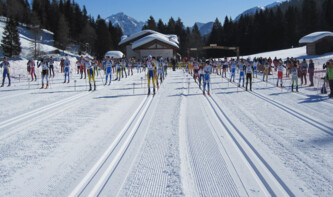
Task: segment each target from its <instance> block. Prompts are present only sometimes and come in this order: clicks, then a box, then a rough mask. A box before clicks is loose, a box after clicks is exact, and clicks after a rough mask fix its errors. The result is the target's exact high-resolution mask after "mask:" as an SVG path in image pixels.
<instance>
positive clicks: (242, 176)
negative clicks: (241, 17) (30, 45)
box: [0, 47, 333, 197]
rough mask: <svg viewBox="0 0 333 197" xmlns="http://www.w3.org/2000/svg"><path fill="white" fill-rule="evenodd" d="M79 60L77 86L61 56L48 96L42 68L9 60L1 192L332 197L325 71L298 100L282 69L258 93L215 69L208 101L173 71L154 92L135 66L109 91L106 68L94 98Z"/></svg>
mask: <svg viewBox="0 0 333 197" xmlns="http://www.w3.org/2000/svg"><path fill="white" fill-rule="evenodd" d="M259 55H260V56H272V57H275V56H277V57H278V58H279V57H283V58H284V57H287V56H293V57H301V56H304V55H305V49H304V47H301V48H294V49H288V50H281V51H276V52H267V53H262V54H255V55H253V56H257V57H258V56H259ZM332 56H333V54H328V55H324V56H319V57H313V59H314V61H315V62H324V61H327V60H328V59H329V58H331V57H332ZM251 57H252V56H251ZM307 59H308V58H307ZM70 61H71V80H70V83H69V84H67V83H66V84H64V83H63V78H64V77H63V74H62V73H60V72H59V71H60V67H59V58H57V59H56V62H55V70H56V76H55V78H51V80H50V88H49V89H47V90H46V89H39V88H40V86H41V79H40V72H41V70H39V69H37V71H36V74H38V80H37V81H33V82H31V81H30V80H29V78H28V77H27V74H26V71H25V68H26V61H25V60H21V61H10V63H11V65H12V67H11V74H12V75H14V76H15V77H14V78H13V79H12V80H13V81H12V86H11V87H3V88H0V108H1V111H0V153H1V154H0V196H69V195H70V194H73V195H74V196H77V195H75V194H77V193H78V192H79V193H80V192H81V190H82V193H81V196H88V195H89V194H93V193H95V194H98V195H99V196H274V195H275V196H327V197H328V196H331V194H332V192H333V186H332V185H333V168H332V167H333V155H332V154H331V153H332V151H333V145H332V140H333V129H332V128H333V121H332V118H331V113H332V110H333V100H332V99H329V98H328V96H327V94H325V95H322V94H320V93H319V92H318V90H319V89H320V88H321V86H322V80H321V79H320V76H319V75H317V74H316V75H315V77H316V78H315V87H308V86H304V85H303V86H300V92H299V93H292V92H291V91H290V85H291V84H290V78H286V77H285V76H284V81H283V84H284V88H277V87H276V78H277V73H276V72H273V75H270V76H269V80H268V82H267V83H266V82H263V81H262V80H261V79H262V75H261V74H259V75H258V78H255V77H254V78H253V80H254V83H253V92H246V91H244V88H238V87H237V82H236V83H230V82H229V81H228V80H227V79H225V78H221V76H219V75H216V74H212V75H211V77H212V78H211V93H212V96H211V97H208V96H207V97H205V96H203V95H202V91H201V90H200V89H199V88H198V84H197V83H195V82H194V80H193V78H192V76H191V75H189V74H188V73H185V72H184V71H183V70H182V69H177V70H176V71H174V72H173V71H172V70H170V69H169V70H168V76H167V77H166V79H165V80H164V82H163V83H161V84H160V86H159V88H158V90H157V94H156V95H155V96H154V97H153V96H147V95H146V93H147V84H146V81H147V79H146V73H145V72H141V73H140V72H139V73H138V72H137V71H136V70H134V75H133V76H127V77H126V78H125V77H124V78H121V80H120V81H112V83H111V85H110V86H104V85H103V84H104V82H105V76H104V73H103V71H102V70H99V73H98V75H96V81H97V82H96V83H97V91H94V92H88V91H87V88H88V87H87V85H88V80H87V79H80V75H79V74H77V70H76V66H75V61H76V59H75V58H74V57H71V58H70ZM317 66H319V65H317ZM18 75H19V76H21V78H18V77H16V76H18ZM114 75H115V74H113V79H114V78H115V76H114ZM23 76H24V77H23ZM227 76H229V73H228V75H227ZM236 79H238V74H237V77H236ZM74 81H75V83H74ZM6 82H7V79H6ZM86 177H87V178H86ZM87 180H89V181H87ZM104 180H107V181H104ZM87 183H88V184H87ZM93 196H95V195H93Z"/></svg>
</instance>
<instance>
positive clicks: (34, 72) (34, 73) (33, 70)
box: [28, 58, 37, 81]
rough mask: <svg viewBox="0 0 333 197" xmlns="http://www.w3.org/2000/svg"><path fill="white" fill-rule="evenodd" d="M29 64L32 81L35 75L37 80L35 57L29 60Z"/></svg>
mask: <svg viewBox="0 0 333 197" xmlns="http://www.w3.org/2000/svg"><path fill="white" fill-rule="evenodd" d="M28 66H29V69H30V70H29V73H30V75H31V81H33V80H34V77H35V81H37V76H36V71H35V61H34V59H32V58H31V59H30V60H29V62H28Z"/></svg>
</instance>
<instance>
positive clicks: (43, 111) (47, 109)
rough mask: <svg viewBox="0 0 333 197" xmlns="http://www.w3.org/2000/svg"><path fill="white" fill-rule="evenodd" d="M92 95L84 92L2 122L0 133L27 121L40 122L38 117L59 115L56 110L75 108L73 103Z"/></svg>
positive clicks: (0, 135) (0, 123)
mask: <svg viewBox="0 0 333 197" xmlns="http://www.w3.org/2000/svg"><path fill="white" fill-rule="evenodd" d="M90 93H91V92H82V93H79V94H76V95H73V96H71V97H69V98H66V99H62V100H60V101H57V102H54V103H51V104H49V105H45V106H43V107H40V108H37V109H35V110H32V111H30V112H26V113H23V114H20V115H18V116H15V117H12V118H9V119H7V120H4V121H2V122H0V131H1V130H2V131H3V130H4V129H6V128H12V127H16V126H19V125H22V124H23V123H26V122H27V121H30V123H31V122H34V120H36V121H40V120H38V119H36V117H38V116H42V115H44V116H45V117H46V116H47V117H50V116H51V115H54V114H56V113H58V110H55V109H57V108H59V109H61V110H63V109H64V108H67V107H69V106H74V105H75V103H71V101H75V100H77V99H80V98H81V97H84V96H86V95H88V94H90ZM60 106H61V107H60ZM45 117H44V118H45ZM9 134H10V132H9V133H8V132H6V133H5V135H3V133H0V138H4V137H5V136H8V135H9Z"/></svg>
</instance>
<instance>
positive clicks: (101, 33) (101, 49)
mask: <svg viewBox="0 0 333 197" xmlns="http://www.w3.org/2000/svg"><path fill="white" fill-rule="evenodd" d="M96 34H97V39H96V42H95V55H96V57H97V58H98V59H102V58H103V57H104V54H105V53H106V52H107V51H108V50H110V49H112V40H111V35H110V32H109V30H108V27H107V25H106V24H105V21H104V20H103V19H97V21H96Z"/></svg>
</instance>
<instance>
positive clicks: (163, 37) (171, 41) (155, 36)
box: [132, 33, 179, 50]
mask: <svg viewBox="0 0 333 197" xmlns="http://www.w3.org/2000/svg"><path fill="white" fill-rule="evenodd" d="M154 40H158V41H160V42H163V43H165V44H167V45H170V46H173V47H175V48H179V46H178V44H177V43H178V40H174V37H172V38H171V37H169V36H167V35H164V34H160V33H156V34H151V35H148V36H145V37H143V38H141V39H139V40H137V41H135V42H133V44H132V49H133V50H134V49H136V48H139V47H141V46H143V45H145V44H147V43H149V42H152V41H154ZM176 42H177V43H176Z"/></svg>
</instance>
